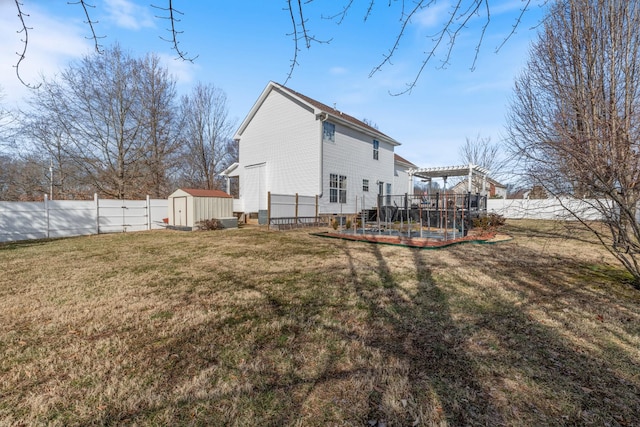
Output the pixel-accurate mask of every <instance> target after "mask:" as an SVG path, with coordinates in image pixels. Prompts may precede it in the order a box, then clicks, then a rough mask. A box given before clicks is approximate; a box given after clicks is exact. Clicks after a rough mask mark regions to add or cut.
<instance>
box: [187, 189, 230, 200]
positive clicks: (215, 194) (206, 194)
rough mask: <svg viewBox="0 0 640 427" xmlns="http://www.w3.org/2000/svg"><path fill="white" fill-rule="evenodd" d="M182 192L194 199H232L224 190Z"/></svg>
mask: <svg viewBox="0 0 640 427" xmlns="http://www.w3.org/2000/svg"><path fill="white" fill-rule="evenodd" d="M180 190H182V191H184V192H185V193H187V194H189V195H191V196H193V197H219V198H224V199H230V198H232V197H231V195H229V194H227V193H225V192H224V191H222V190H203V189H198V188H181V189H180Z"/></svg>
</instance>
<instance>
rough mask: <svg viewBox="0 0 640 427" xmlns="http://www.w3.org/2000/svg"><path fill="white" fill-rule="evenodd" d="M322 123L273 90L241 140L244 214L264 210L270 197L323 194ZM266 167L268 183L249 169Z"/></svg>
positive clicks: (241, 186) (291, 100)
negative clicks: (321, 186)
mask: <svg viewBox="0 0 640 427" xmlns="http://www.w3.org/2000/svg"><path fill="white" fill-rule="evenodd" d="M320 131H321V122H320V121H319V120H317V119H316V117H315V114H314V113H313V111H312V110H310V109H308V108H305V106H303V105H301V104H299V103H297V102H295V101H294V100H293V99H292V98H290V97H288V96H287V95H285V94H283V93H281V92H280V91H278V90H272V91H271V92H270V93H269V94H268V96H267V98H266V99H265V100H264V103H263V104H262V106H261V107H260V109H259V110H258V111H257V112H256V114H255V115H254V116H253V118H252V119H251V122H250V123H249V124H248V125H247V127H246V129H245V130H244V133H243V134H242V136H241V138H240V159H241V160H242V164H241V166H240V167H239V168H238V169H239V171H238V175H239V176H240V199H241V200H243V201H244V203H243V209H244V211H245V212H257V211H258V210H259V209H266V198H267V192H272V193H277V194H295V193H299V194H302V195H316V194H318V192H319V187H320V185H319V180H320V160H319V155H320V154H319V153H320V152H319V146H318V144H319V140H320V137H321V134H320ZM258 164H264V171H263V172H264V177H263V179H264V183H259V184H260V185H259V188H260V190H259V191H255V189H252V187H253V186H255V185H256V179H258V178H257V177H256V176H255V175H254V174H253V173H252V172H251V171H249V170H248V168H251V167H252V166H253V165H258Z"/></svg>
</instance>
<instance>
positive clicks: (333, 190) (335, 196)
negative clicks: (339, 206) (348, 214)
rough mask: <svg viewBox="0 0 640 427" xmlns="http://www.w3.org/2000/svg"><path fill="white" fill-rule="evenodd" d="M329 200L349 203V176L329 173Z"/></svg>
mask: <svg viewBox="0 0 640 427" xmlns="http://www.w3.org/2000/svg"><path fill="white" fill-rule="evenodd" d="M329 202H330V203H347V177H346V176H344V175H338V174H335V173H332V174H330V175H329Z"/></svg>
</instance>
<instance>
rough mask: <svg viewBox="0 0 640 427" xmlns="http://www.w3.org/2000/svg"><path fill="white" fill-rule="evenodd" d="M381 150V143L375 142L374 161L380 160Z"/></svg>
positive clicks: (375, 140)
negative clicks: (379, 153)
mask: <svg viewBox="0 0 640 427" xmlns="http://www.w3.org/2000/svg"><path fill="white" fill-rule="evenodd" d="M379 149H380V142H378V140H377V139H374V140H373V160H378V152H379Z"/></svg>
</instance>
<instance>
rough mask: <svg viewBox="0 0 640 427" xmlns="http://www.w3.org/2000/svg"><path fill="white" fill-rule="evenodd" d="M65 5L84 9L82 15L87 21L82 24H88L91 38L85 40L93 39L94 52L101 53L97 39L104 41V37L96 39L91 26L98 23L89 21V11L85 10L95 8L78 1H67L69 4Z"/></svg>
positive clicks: (94, 31) (83, 1)
mask: <svg viewBox="0 0 640 427" xmlns="http://www.w3.org/2000/svg"><path fill="white" fill-rule="evenodd" d="M67 4H79V5H81V6H82V9H84V15H85V16H86V17H87V20H86V21H84V23H85V24H89V28H90V29H91V37H87V38H88V39H93V44H94V46H95V48H96V52H97V53H102V48H101V46H100V43H98V39H104V38H106V36H100V37H98V36H97V35H96V30H95V28H94V27H93V24H97V23H98V21H93V20H91V17H90V16H89V11H88V10H87V7H92V8H95V6H94V5H92V4H88V3H87V2H86V1H85V0H78V1H76V2H71V1H69V2H67Z"/></svg>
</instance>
